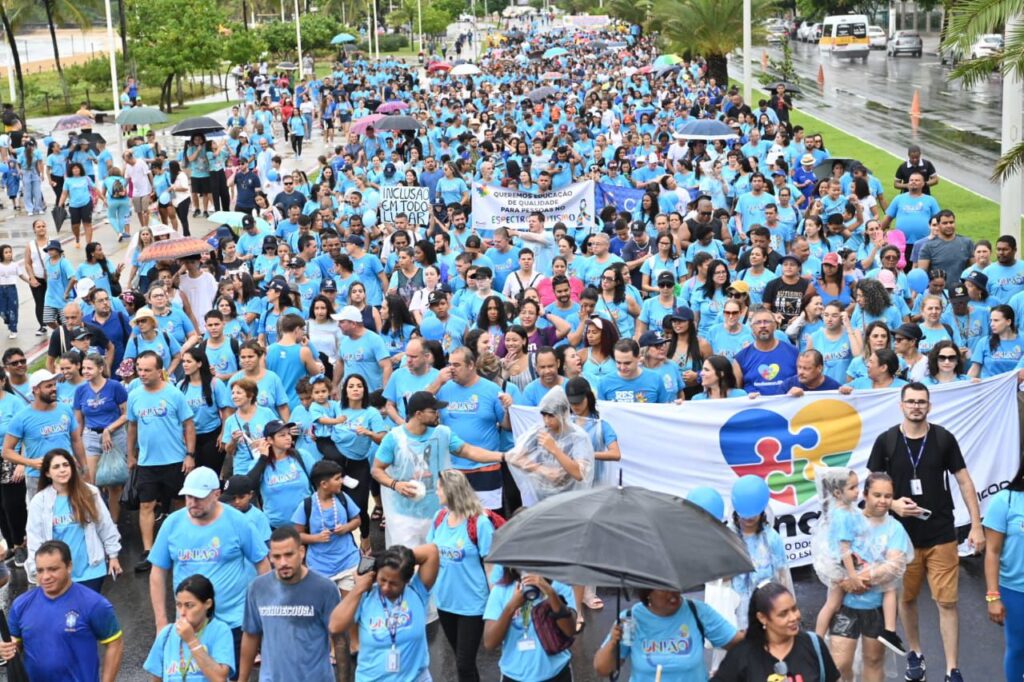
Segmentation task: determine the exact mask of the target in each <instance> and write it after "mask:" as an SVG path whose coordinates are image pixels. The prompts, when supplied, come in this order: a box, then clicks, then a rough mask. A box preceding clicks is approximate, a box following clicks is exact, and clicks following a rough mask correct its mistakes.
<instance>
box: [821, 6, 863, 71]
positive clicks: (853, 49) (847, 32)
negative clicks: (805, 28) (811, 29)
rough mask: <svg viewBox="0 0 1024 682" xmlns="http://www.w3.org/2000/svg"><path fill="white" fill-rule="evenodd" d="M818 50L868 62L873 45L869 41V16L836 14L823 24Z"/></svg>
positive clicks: (827, 18) (826, 19)
mask: <svg viewBox="0 0 1024 682" xmlns="http://www.w3.org/2000/svg"><path fill="white" fill-rule="evenodd" d="M818 50H819V51H820V52H822V53H826V54H829V55H832V56H835V57H842V58H844V59H856V58H858V57H860V60H861V61H862V62H867V60H868V54H869V53H870V52H871V46H870V45H869V42H868V18H867V17H866V16H865V15H863V14H835V15H832V16H829V17H825V21H824V22H822V24H821V38H820V40H818Z"/></svg>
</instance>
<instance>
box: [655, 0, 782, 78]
mask: <svg viewBox="0 0 1024 682" xmlns="http://www.w3.org/2000/svg"><path fill="white" fill-rule="evenodd" d="M743 1H744V0H655V3H654V8H653V11H652V14H653V17H654V19H655V20H656V21H657V22H658V24H659V29H660V31H661V37H662V39H663V40H664V42H665V44H666V47H667V48H668V51H669V52H673V53H678V54H690V55H692V56H701V57H703V58H704V59H705V60H706V61H707V65H708V78H714V79H715V80H716V81H717V82H718V84H719V85H720V86H722V87H727V86H728V83H729V63H728V59H727V57H728V55H729V53H730V52H732V51H733V50H735V49H737V48H738V47H741V46H742V44H743ZM750 4H751V8H750V9H751V15H750V16H751V19H752V20H753V21H752V22H751V23H752V28H753V32H754V40H755V41H757V40H759V39H760V38H763V36H764V20H765V19H768V18H769V17H770V16H771V11H772V3H771V2H770V0H750Z"/></svg>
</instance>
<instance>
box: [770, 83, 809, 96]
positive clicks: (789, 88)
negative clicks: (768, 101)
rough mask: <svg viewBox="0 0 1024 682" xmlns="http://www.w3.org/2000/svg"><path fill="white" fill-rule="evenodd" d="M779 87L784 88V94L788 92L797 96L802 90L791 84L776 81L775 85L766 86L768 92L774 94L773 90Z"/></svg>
mask: <svg viewBox="0 0 1024 682" xmlns="http://www.w3.org/2000/svg"><path fill="white" fill-rule="evenodd" d="M780 85H781V86H782V87H784V88H785V89H786V92H788V93H789V94H791V95H799V94H801V93H803V90H801V89H800V86H799V85H793V84H792V83H787V82H785V81H777V82H775V83H772V84H771V85H769V86H768V92H770V93H771V92H775V90H776V89H778V87H779V86H780Z"/></svg>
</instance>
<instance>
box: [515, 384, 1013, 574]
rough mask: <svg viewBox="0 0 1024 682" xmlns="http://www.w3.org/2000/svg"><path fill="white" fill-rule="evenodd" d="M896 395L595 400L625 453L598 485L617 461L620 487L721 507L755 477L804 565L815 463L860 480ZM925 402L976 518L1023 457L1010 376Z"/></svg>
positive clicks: (523, 413) (791, 552)
mask: <svg viewBox="0 0 1024 682" xmlns="http://www.w3.org/2000/svg"><path fill="white" fill-rule="evenodd" d="M899 399H900V392H899V390H898V389H890V390H884V391H864V392H855V393H853V394H851V395H848V396H844V395H839V394H838V393H835V392H826V393H810V394H807V395H806V396H804V397H802V398H791V397H788V396H776V397H762V398H759V399H757V400H749V399H747V398H734V399H730V400H708V401H700V402H687V403H684V404H683V405H650V404H647V405H637V404H620V403H611V402H600V403H599V404H598V410H599V411H600V413H601V418H602V419H604V420H607V421H608V422H609V423H610V424H611V425H612V426H613V427H614V429H615V432H616V433H617V434H618V439H619V447H620V449H621V451H622V461H621V462H619V463H618V465H615V464H613V465H612V466H605V467H604V469H605V471H604V474H603V476H602V481H601V484H607V485H610V484H613V483H614V482H616V481H617V480H618V472H619V469H620V468H621V470H622V472H623V482H624V483H625V484H626V485H638V486H643V487H645V488H650V489H652V490H660V491H662V492H666V493H671V494H674V495H679V496H681V497H685V496H686V493H687V492H688V491H690V490H692V489H693V488H695V487H697V486H711V487H713V488H715V489H716V490H718V491H719V492H720V493H721V494H722V497H723V498H724V499H725V500H726V507H727V508H728V507H729V492H730V490H731V489H732V485H733V483H734V482H735V481H736V479H737V478H739V477H741V476H746V475H747V474H753V475H755V476H760V477H761V478H763V479H764V480H765V481H766V482H767V483H768V487H769V489H770V490H771V498H772V501H771V508H772V512H773V514H774V517H775V518H774V523H775V528H776V529H777V530H778V531H779V533H780V534H781V535H782V539H783V540H784V541H785V543H786V551H787V554H788V556H789V559H790V563H791V564H792V565H794V566H799V565H803V564H809V563H810V561H811V559H810V537H811V536H810V534H811V531H812V530H813V528H814V524H815V522H816V521H817V518H818V515H819V506H818V500H817V493H816V491H815V487H814V468H815V467H816V466H818V465H826V466H828V465H831V466H849V467H852V468H854V469H855V470H857V471H858V473H860V474H861V475H862V476H863V475H864V474H865V473H866V465H867V460H868V456H869V455H870V454H871V448H872V446H873V445H874V443H875V439H876V438H877V437H878V436H879V435H880V434H881V433H882V432H884V431H885V430H886V429H888V428H889V427H891V426H894V425H895V424H898V423H899V422H900V421H901V420H902V413H901V411H900V405H899ZM931 402H932V406H931V413H930V414H929V416H928V420H929V421H930V422H932V423H935V424H940V425H942V426H944V427H946V428H947V429H949V430H950V431H951V432H952V433H953V434H954V435H956V437H957V440H958V441H959V443H960V448H961V450H962V451H963V454H964V459H965V460H966V462H967V468H968V471H970V473H971V478H972V479H973V480H974V485H975V488H976V489H977V492H978V498H979V501H980V502H981V505H982V512H983V513H984V509H985V505H986V502H987V501H988V499H989V498H991V496H992V495H993V494H995V493H996V492H998V491H999V490H1001V489H1002V488H1005V487H1006V486H1007V485H1008V484H1009V480H1010V478H1012V477H1013V475H1014V473H1015V472H1016V471H1017V465H1018V462H1019V460H1020V435H1019V434H1020V423H1019V420H1018V417H1017V414H1018V412H1017V379H1016V372H1009V373H1007V374H1003V375H1000V376H996V377H993V378H991V379H986V380H985V381H982V382H980V383H969V382H957V383H955V384H945V385H943V386H935V387H932V391H931ZM539 418H540V417H539V414H538V413H537V412H536V410H535V408H524V407H513V409H512V421H513V429H514V431H515V432H516V434H517V435H518V433H519V432H520V431H521V430H523V429H525V428H527V427H528V426H529V425H530V424H532V423H535V422H536V421H537V420H538V419H539ZM605 464H606V465H607V464H608V463H605ZM949 484H950V488H951V490H952V491H953V500H954V502H955V503H956V519H957V524H958V525H962V524H966V523H968V522H969V517H968V515H967V510H966V508H965V507H964V506H963V500H962V499H961V497H960V494H959V491H958V488H957V485H956V481H955V480H954V479H953V478H952V477H950V480H949Z"/></svg>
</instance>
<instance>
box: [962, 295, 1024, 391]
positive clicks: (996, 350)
mask: <svg viewBox="0 0 1024 682" xmlns="http://www.w3.org/2000/svg"><path fill="white" fill-rule="evenodd" d="M1015 317H1016V316H1015V315H1014V312H1013V308H1011V307H1010V306H1008V305H1003V304H1000V305H997V306H995V307H993V308H992V309H991V310H990V311H989V331H990V332H991V333H990V334H989V335H988V336H987V337H984V336H983V337H981V338H980V339H978V342H977V343H976V344H975V346H974V350H973V352H972V353H971V369H970V370H969V371H968V372H967V374H968V376H970V377H972V378H981V379H987V378H988V377H994V376H995V375H997V374H1002V373H1003V372H1009V371H1010V370H1012V369H1014V368H1015V367H1016V366H1017V363H1018V362H1019V361H1020V359H1021V357H1022V356H1024V339H1021V338H1020V336H1019V335H1018V334H1017V324H1016V319H1015Z"/></svg>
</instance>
